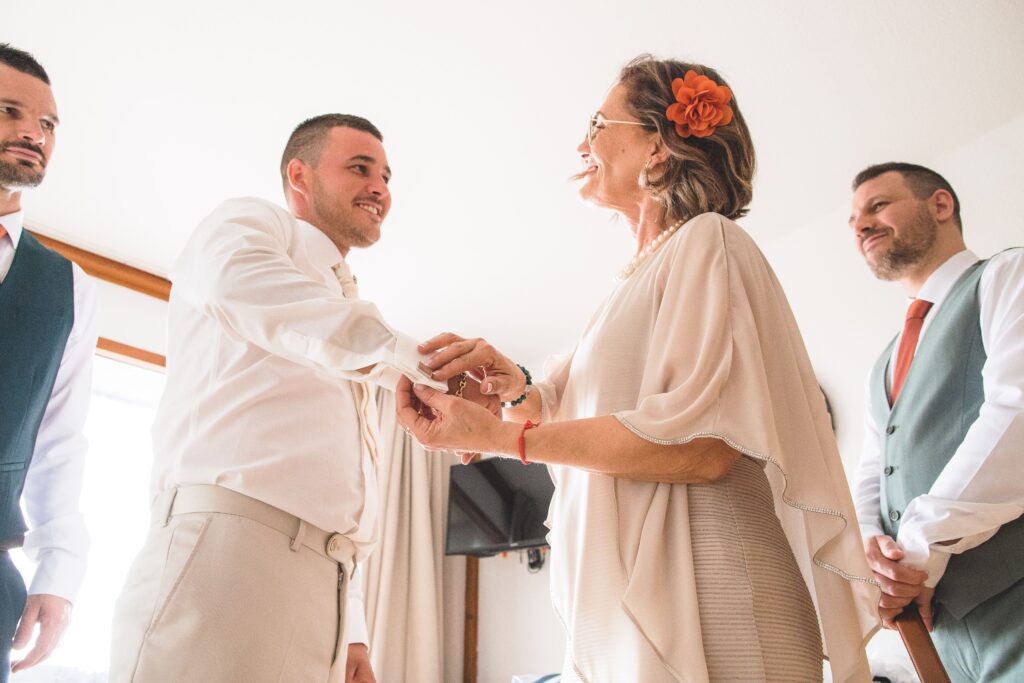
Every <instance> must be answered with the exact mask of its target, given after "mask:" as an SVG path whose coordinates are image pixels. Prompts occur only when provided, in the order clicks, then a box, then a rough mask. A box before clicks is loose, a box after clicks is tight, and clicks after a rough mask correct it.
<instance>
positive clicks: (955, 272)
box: [911, 249, 980, 306]
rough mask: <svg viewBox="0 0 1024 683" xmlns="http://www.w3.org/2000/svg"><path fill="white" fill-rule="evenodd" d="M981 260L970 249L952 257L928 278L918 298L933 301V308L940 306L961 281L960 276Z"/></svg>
mask: <svg viewBox="0 0 1024 683" xmlns="http://www.w3.org/2000/svg"><path fill="white" fill-rule="evenodd" d="M979 260H980V259H979V258H978V256H977V254H975V253H974V252H973V251H971V250H970V249H964V250H963V251H961V252H959V253H957V254H954V255H953V256H950V257H949V258H948V259H947V260H946V262H945V263H943V264H942V265H941V266H939V267H938V268H936V269H935V272H934V273H932V274H931V275H929V276H928V279H927V280H925V283H924V285H923V286H922V287H921V291H919V292H918V293H917V298H918V299H924V300H925V301H931V302H932V305H933V306H938V305H939V304H941V303H942V300H943V299H945V298H946V295H947V294H949V290H950V289H951V288H952V287H953V285H954V284H956V281H957V280H959V279H960V276H961V275H963V274H964V271H966V270H967V269H968V268H970V267H971V266H973V265H974V264H975V263H977V262H978V261H979ZM911 300H913V299H911Z"/></svg>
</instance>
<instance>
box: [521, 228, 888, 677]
mask: <svg viewBox="0 0 1024 683" xmlns="http://www.w3.org/2000/svg"><path fill="white" fill-rule="evenodd" d="M537 389H538V391H539V392H540V394H541V400H542V419H543V420H546V421H561V420H572V419H579V418H587V417H595V416H602V415H614V416H616V417H617V418H618V419H619V421H620V422H621V423H622V424H623V425H624V426H625V427H627V428H628V429H630V430H631V431H632V432H634V433H635V434H637V435H638V436H640V437H641V438H644V439H647V440H649V441H653V442H655V443H662V444H679V443H685V442H687V441H689V440H691V439H694V438H699V437H715V438H720V439H722V440H724V441H726V442H727V443H728V444H729V445H731V446H732V447H733V448H735V449H736V450H738V451H740V452H742V453H743V454H744V457H742V458H740V460H739V461H738V462H737V464H736V465H735V466H734V467H733V469H732V471H731V472H730V474H729V475H728V476H727V477H725V478H724V479H723V480H721V481H719V482H716V483H714V484H709V485H700V486H698V485H689V486H687V485H673V484H658V483H647V482H636V481H628V480H624V479H616V478H614V477H608V476H604V475H600V474H592V473H589V472H586V471H583V470H580V469H574V468H566V467H552V468H551V470H552V477H553V478H554V480H555V483H556V490H555V495H554V498H553V500H552V503H551V508H550V513H549V517H548V525H549V527H550V529H551V532H550V535H549V540H550V543H551V548H552V552H551V560H550V561H551V567H552V572H551V574H552V586H551V591H552V598H553V601H554V606H555V610H556V612H557V613H558V615H559V617H560V618H561V620H562V622H563V624H564V626H565V628H566V633H567V636H568V651H567V656H566V665H565V670H564V671H563V680H582V681H588V682H589V683H598V682H600V681H613V682H615V683H622V682H624V681H642V682H643V683H660V682H662V681H665V682H669V681H687V682H691V681H692V682H696V681H709V680H710V681H744V682H746V681H816V680H820V679H821V676H822V657H823V656H825V657H827V658H828V659H829V660H830V664H831V667H832V675H833V679H834V680H835V681H837V682H839V681H861V680H865V681H866V680H870V674H869V673H868V667H867V661H866V659H865V656H864V644H865V642H866V641H867V639H868V638H869V637H870V635H871V634H872V633H873V632H874V631H875V630H876V629H877V622H878V620H877V611H876V605H877V604H878V589H877V588H876V587H875V586H874V585H873V584H872V583H871V581H870V579H869V578H868V577H870V576H871V574H870V571H869V569H868V567H867V563H866V561H865V559H864V556H863V551H862V548H861V541H860V535H859V532H858V530H857V525H856V518H855V516H854V512H853V504H852V501H851V498H850V493H849V489H848V487H847V482H846V478H845V474H844V472H843V467H842V463H841V462H840V458H839V453H838V451H837V449H836V444H835V440H834V438H833V434H832V431H831V427H830V423H829V418H828V415H827V413H826V410H825V404H824V399H823V396H822V394H821V391H820V389H819V387H818V384H817V381H816V380H815V377H814V373H813V371H812V369H811V364H810V361H809V359H808V357H807V352H806V350H805V349H804V345H803V341H802V339H801V337H800V333H799V331H798V329H797V326H796V322H795V320H794V318H793V314H792V312H791V311H790V308H789V305H788V303H787V301H786V297H785V295H784V294H783V292H782V289H781V287H780V285H779V283H778V281H777V280H776V278H775V275H774V273H773V272H772V270H771V268H770V267H769V265H768V263H767V262H766V260H765V258H764V256H763V255H762V254H761V252H760V251H759V250H758V248H757V246H756V245H755V244H754V242H753V241H752V240H751V238H750V237H749V236H748V235H747V234H746V233H745V232H744V231H743V230H742V229H741V228H740V227H739V226H737V225H736V224H735V223H733V222H731V221H729V220H728V219H726V218H724V217H722V216H720V215H718V214H710V213H709V214H703V215H701V216H697V217H696V218H694V219H692V220H691V221H689V222H688V223H687V224H686V225H685V226H683V227H682V228H681V229H680V230H679V231H678V232H677V233H676V234H675V235H673V236H672V237H671V238H670V239H669V240H668V241H667V242H666V243H665V244H664V245H663V246H662V248H661V249H660V250H659V251H658V252H656V253H655V254H654V255H653V256H652V257H650V258H648V259H647V261H646V262H644V263H643V264H642V265H641V266H640V267H639V269H638V270H637V271H636V272H635V273H634V274H633V275H632V276H630V277H629V278H628V279H627V280H626V281H625V282H623V283H621V284H620V285H619V286H618V287H616V288H615V290H614V291H613V292H612V294H611V296H610V297H609V298H608V300H607V301H606V302H605V304H604V305H603V306H602V307H601V308H600V309H599V310H598V311H597V313H596V314H595V315H594V317H593V319H592V320H591V322H590V324H589V325H588V327H587V329H586V331H585V332H584V334H583V336H582V338H581V339H580V341H579V344H578V346H577V348H576V350H575V351H574V353H573V354H572V355H571V356H569V357H562V358H559V359H553V360H552V361H549V363H548V366H547V372H546V380H545V381H544V382H541V383H538V386H537Z"/></svg>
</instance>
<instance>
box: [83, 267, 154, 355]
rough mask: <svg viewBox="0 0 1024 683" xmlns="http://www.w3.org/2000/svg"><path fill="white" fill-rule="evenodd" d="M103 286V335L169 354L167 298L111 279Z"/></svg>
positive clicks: (101, 302)
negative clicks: (140, 291) (151, 294)
mask: <svg viewBox="0 0 1024 683" xmlns="http://www.w3.org/2000/svg"><path fill="white" fill-rule="evenodd" d="M96 283H97V285H98V288H99V316H100V336H101V337H106V338H107V339H110V340H112V341H116V342H120V343H122V344H128V345H130V346H135V347H137V348H140V349H143V350H145V351H151V352H152V353H159V354H160V355H161V356H166V355H167V302H166V301H162V300H161V299H155V298H153V297H151V296H147V295H146V294H140V293H139V292H136V291H134V290H131V289H127V288H125V287H120V286H118V285H114V284H111V283H109V282H103V281H102V280H96Z"/></svg>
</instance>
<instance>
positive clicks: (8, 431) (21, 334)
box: [0, 43, 97, 683]
mask: <svg viewBox="0 0 1024 683" xmlns="http://www.w3.org/2000/svg"><path fill="white" fill-rule="evenodd" d="M58 123H59V120H58V118H57V106H56V104H55V103H54V100H53V93H52V92H51V91H50V80H49V78H48V77H47V75H46V72H45V71H44V70H43V68H42V66H40V65H39V63H38V62H37V61H36V60H35V59H33V58H32V56H31V55H29V54H28V53H26V52H23V51H21V50H18V49H15V48H12V47H11V46H9V45H7V44H3V43H0V683H2V682H3V681H6V680H7V678H8V675H9V673H10V671H11V670H14V671H19V670H22V669H27V668H29V667H31V666H34V665H35V664H38V663H39V662H40V661H42V660H43V659H45V658H46V657H48V656H49V655H50V653H51V652H52V651H53V649H54V648H55V647H56V645H57V642H58V640H59V639H60V636H61V634H62V633H63V632H64V629H65V628H66V627H67V624H68V620H69V618H70V614H71V603H72V602H73V601H74V599H75V595H76V593H77V592H78V588H79V585H80V584H81V582H82V577H83V575H84V573H85V555H86V550H87V547H88V538H87V536H86V531H85V526H84V524H83V522H82V516H81V514H80V513H79V509H78V499H79V493H80V491H81V488H82V469H83V460H84V456H85V451H86V443H85V439H84V438H83V437H82V425H83V423H84V421H85V415H86V412H87V410H88V405H89V395H90V393H91V382H92V358H93V352H94V350H95V348H96V336H97V331H96V315H95V301H96V291H95V285H94V284H93V283H92V282H91V281H90V280H89V279H88V278H87V277H86V276H85V274H84V273H83V272H82V271H81V269H80V268H78V267H77V266H75V265H73V264H72V263H71V262H69V261H67V260H65V259H64V258H63V257H61V256H59V255H57V254H55V253H54V252H52V251H50V250H48V249H46V248H44V247H43V246H41V245H40V244H39V242H38V241H36V239H35V238H34V237H33V236H32V235H31V234H30V233H28V232H27V231H25V230H24V229H23V228H22V223H23V218H24V213H23V211H22V208H21V191H22V190H23V189H24V188H28V187H35V186H36V185H38V184H39V183H41V182H42V180H43V176H44V175H45V174H46V168H47V166H48V164H49V162H50V156H51V154H52V153H53V146H54V138H55V135H56V132H57V125H58ZM22 501H24V506H25V511H26V513H27V516H28V526H26V523H25V522H26V520H25V519H24V518H23V517H22V511H21V503H22ZM19 546H24V551H25V554H26V555H27V556H28V557H29V558H30V559H32V560H34V561H35V562H36V563H37V568H36V571H35V574H34V576H33V578H32V583H31V585H30V586H29V587H28V590H27V591H26V587H25V582H24V580H23V579H22V577H21V575H20V574H19V573H18V571H17V569H16V568H15V567H14V564H13V563H12V562H11V557H10V553H9V552H8V551H10V550H11V549H12V548H16V547H19ZM33 636H35V640H34V645H33V647H32V649H31V650H29V651H28V653H27V654H26V655H25V656H24V657H23V658H22V659H21V660H20V661H17V662H15V663H14V665H13V667H12V666H11V665H10V653H11V647H12V644H13V647H14V649H16V650H20V649H23V648H25V647H27V646H28V645H29V644H30V643H32V642H33ZM12 641H13V642H12Z"/></svg>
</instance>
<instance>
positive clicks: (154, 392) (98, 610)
mask: <svg viewBox="0 0 1024 683" xmlns="http://www.w3.org/2000/svg"><path fill="white" fill-rule="evenodd" d="M95 360H96V362H95V366H94V377H93V394H92V402H91V404H90V406H89V418H88V420H87V422H86V427H85V435H86V437H87V438H88V439H89V453H88V455H87V456H86V468H85V482H84V484H83V488H82V512H83V514H84V515H85V522H86V525H87V526H88V528H89V534H90V536H91V538H92V546H91V549H90V553H89V564H88V569H87V571H86V575H85V582H84V583H83V585H82V591H81V594H80V595H79V597H78V601H77V602H76V604H75V608H74V612H73V614H72V618H71V625H70V626H69V627H68V630H67V632H66V633H65V634H64V638H63V640H62V641H61V644H60V646H59V647H58V648H57V650H56V651H55V652H54V653H53V655H51V657H50V659H48V660H46V661H45V662H43V663H41V664H39V665H38V666H36V667H35V668H33V669H29V670H28V671H26V672H22V673H20V674H18V675H17V676H15V677H13V679H12V681H15V682H17V681H61V682H64V683H70V682H75V683H85V682H89V683H92V682H93V681H105V680H106V675H105V672H106V669H107V664H108V660H109V655H110V625H111V621H112V619H113V614H114V602H115V600H116V599H117V596H118V595H119V594H120V592H121V587H122V586H123V585H124V579H125V576H126V575H127V573H128V568H129V567H130V565H131V563H132V561H133V560H134V559H135V555H136V554H137V553H138V552H139V549H140V548H141V547H142V543H143V541H144V539H145V537H146V531H147V529H148V527H149V476H150V469H151V466H152V442H151V440H150V426H151V425H152V424H153V418H154V416H155V414H156V407H157V403H158V402H159V400H160V394H161V392H162V391H163V385H164V375H163V373H161V372H158V371H155V370H151V369H147V368H144V367H140V366H137V365H131V364H128V363H124V362H121V361H118V360H112V359H110V358H104V357H101V356H97V357H96V359H95ZM14 559H15V562H16V563H17V564H18V565H19V568H20V569H21V570H22V573H23V574H24V575H25V576H26V577H28V576H31V571H32V564H31V563H30V562H28V561H27V560H26V559H25V557H24V556H23V555H21V553H14ZM24 653H25V651H24V650H22V651H16V652H14V653H13V656H14V658H20V656H23V655H24ZM73 672H74V673H73Z"/></svg>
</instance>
